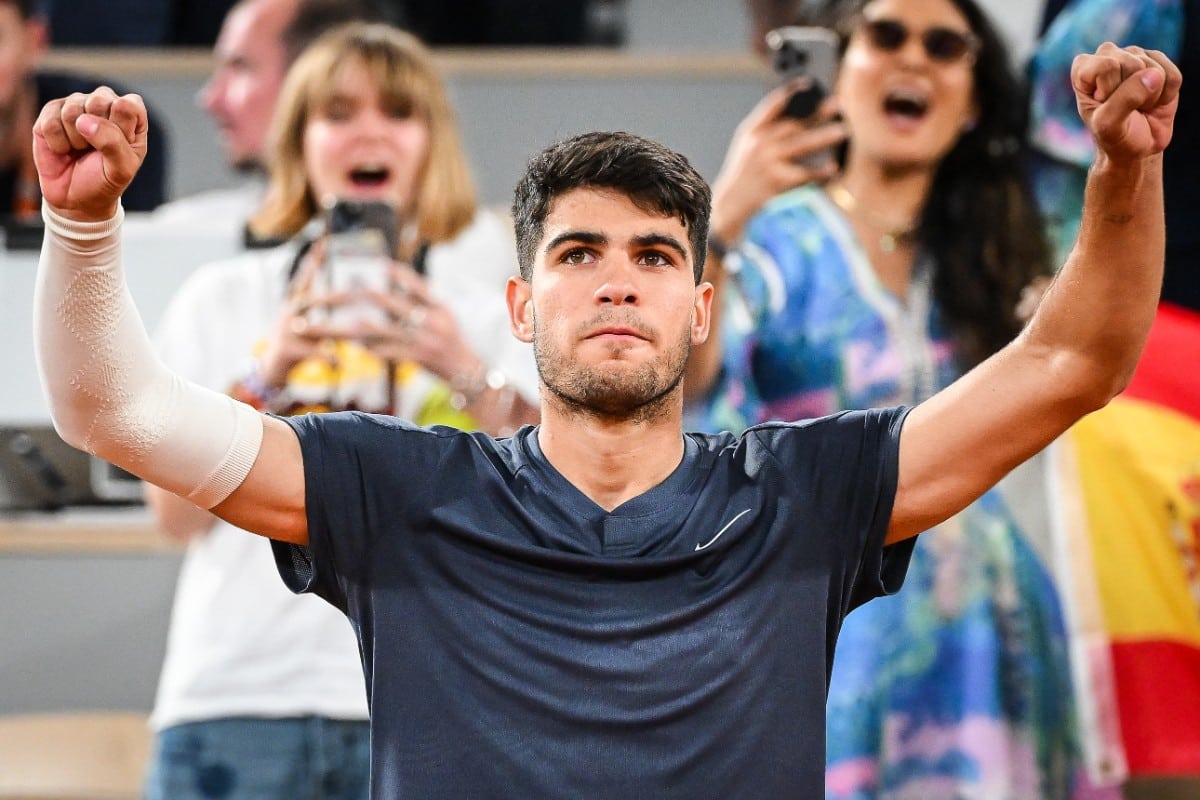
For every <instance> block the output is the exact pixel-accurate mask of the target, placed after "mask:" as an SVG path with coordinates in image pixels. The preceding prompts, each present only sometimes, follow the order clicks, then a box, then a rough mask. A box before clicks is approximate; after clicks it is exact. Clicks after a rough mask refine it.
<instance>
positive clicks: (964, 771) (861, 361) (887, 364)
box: [689, 187, 1078, 800]
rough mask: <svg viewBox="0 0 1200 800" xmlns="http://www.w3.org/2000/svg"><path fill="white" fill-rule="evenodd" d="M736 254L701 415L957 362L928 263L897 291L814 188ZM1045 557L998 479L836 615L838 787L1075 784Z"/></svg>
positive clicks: (904, 791)
mask: <svg viewBox="0 0 1200 800" xmlns="http://www.w3.org/2000/svg"><path fill="white" fill-rule="evenodd" d="M726 266H727V268H729V269H730V270H731V271H732V272H733V275H732V276H731V279H730V281H729V286H730V291H728V292H727V293H726V296H725V298H724V301H725V306H724V308H725V315H724V320H725V323H724V332H723V336H724V342H723V344H724V353H725V357H724V358H725V363H724V372H723V377H722V382H721V383H720V384H719V386H718V387H717V389H716V390H715V392H714V394H713V395H712V396H711V397H710V398H709V400H708V401H707V403H706V404H705V406H704V407H703V408H693V409H690V410H689V414H690V415H691V419H690V420H689V421H690V423H691V425H692V426H693V427H700V428H709V429H721V428H724V429H731V430H738V429H741V428H744V427H746V426H747V425H751V424H754V423H756V422H760V421H764V420H769V419H800V418H805V417H813V416H818V415H823V414H828V413H831V412H834V411H837V410H839V409H845V408H864V407H871V406H887V405H896V404H911V403H916V402H919V401H921V400H923V399H925V398H926V397H928V396H929V395H930V394H932V393H933V392H935V391H937V390H938V389H940V388H941V387H943V386H945V385H946V384H948V383H949V382H951V381H952V380H953V379H954V378H955V377H957V375H958V367H957V366H956V362H955V359H954V348H953V345H952V343H951V341H950V339H949V337H948V336H947V334H946V331H945V330H944V328H943V326H942V325H941V323H940V321H939V315H938V313H937V309H936V307H935V306H934V305H933V302H932V297H931V289H930V286H931V282H930V278H931V271H932V265H930V264H929V263H927V262H925V263H921V264H919V266H918V268H917V269H916V270H915V274H914V277H913V280H912V283H911V290H910V292H909V296H908V297H907V298H905V299H904V300H903V301H901V300H900V299H899V298H897V297H895V296H894V295H893V294H891V293H890V292H889V291H888V290H887V289H886V288H884V287H883V285H882V284H881V283H880V282H879V281H878V279H877V277H876V275H875V273H874V271H873V269H872V268H871V265H870V263H869V262H868V260H867V256H866V253H865V252H864V251H863V249H862V247H861V246H860V244H859V243H858V241H857V239H856V237H855V234H854V233H853V231H852V229H851V228H850V226H849V224H848V222H847V220H846V219H845V217H844V216H843V215H842V213H841V212H840V211H839V210H838V209H837V208H836V207H835V206H834V205H833V204H832V203H831V202H830V201H829V200H828V199H827V198H826V195H825V194H824V192H823V191H821V190H820V189H818V188H815V187H803V188H800V189H797V190H794V191H792V192H789V193H787V194H785V195H782V196H780V197H778V198H776V199H775V200H773V201H772V202H771V203H770V204H769V205H768V206H767V207H766V208H765V209H764V210H763V211H762V212H761V213H760V214H759V215H758V216H757V217H756V218H755V219H754V220H753V221H752V222H751V224H750V227H749V229H748V233H747V236H746V240H745V243H744V245H743V246H742V247H741V248H739V251H738V252H737V253H734V254H731V255H730V256H729V257H728V259H727V263H726ZM829 468H830V469H837V468H838V465H836V464H830V465H829ZM1046 560H1047V559H1046V558H1045V554H1044V553H1043V552H1039V546H1038V543H1037V542H1036V541H1035V540H1030V539H1029V538H1027V537H1026V536H1025V535H1023V533H1022V531H1021V530H1020V528H1019V527H1018V524H1017V522H1016V521H1015V520H1014V518H1013V515H1011V514H1010V513H1009V511H1008V509H1007V507H1006V506H1005V503H1004V500H1003V497H1002V493H1001V492H1000V491H997V490H993V491H992V492H989V493H988V494H987V495H986V496H984V497H983V498H982V499H980V500H979V501H977V502H976V503H975V504H973V505H972V506H971V507H970V508H968V509H967V510H965V511H964V512H962V513H961V514H959V515H958V516H957V517H955V518H954V519H952V520H950V521H949V522H947V523H945V524H943V525H941V526H939V528H938V529H937V530H936V531H934V532H932V533H927V534H923V535H922V536H921V537H920V540H919V541H918V543H917V546H916V552H915V553H914V556H913V560H912V565H911V567H910V568H909V573H908V578H907V580H906V582H905V585H904V588H903V589H902V590H901V591H900V592H899V594H897V595H895V596H892V597H885V598H880V599H877V600H874V601H872V602H870V603H867V604H866V605H865V606H863V607H861V608H859V609H858V610H856V611H854V612H853V613H852V614H850V615H849V617H848V618H847V619H846V622H845V625H844V626H843V628H842V632H841V635H840V638H839V641H838V648H837V655H836V658H835V660H834V668H833V674H832V678H831V682H830V687H829V704H828V728H827V773H826V791H827V797H828V798H835V799H836V800H851V799H853V800H865V798H891V799H897V798H919V799H920V800H939V799H941V798H981V799H984V800H991V799H993V798H994V799H995V800H1001V799H1003V800H1035V798H1036V799H1037V800H1046V799H1048V798H1065V797H1069V796H1071V786H1072V784H1073V783H1074V780H1075V773H1076V772H1077V770H1078V767H1077V761H1076V758H1075V755H1074V753H1075V748H1074V745H1073V742H1074V740H1075V737H1074V735H1073V730H1072V708H1071V684H1070V677H1069V667H1068V659H1067V652H1066V643H1065V640H1064V634H1063V621H1062V616H1061V612H1060V607H1059V603H1058V598H1057V595H1056V593H1055V590H1054V586H1053V584H1052V582H1051V579H1050V576H1049V574H1048V570H1047V567H1046ZM798 657H803V654H798Z"/></svg>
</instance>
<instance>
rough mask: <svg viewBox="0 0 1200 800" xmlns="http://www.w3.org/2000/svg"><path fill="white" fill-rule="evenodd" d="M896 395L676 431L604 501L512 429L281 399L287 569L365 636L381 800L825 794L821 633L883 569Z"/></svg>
mask: <svg viewBox="0 0 1200 800" xmlns="http://www.w3.org/2000/svg"><path fill="white" fill-rule="evenodd" d="M904 412H905V409H889V410H873V411H866V412H846V413H842V414H838V415H835V416H832V417H827V418H824V419H821V420H815V421H810V422H805V423H795V424H768V425H761V426H758V427H755V428H752V429H750V430H749V431H747V432H746V433H744V434H743V435H741V436H736V437H735V436H733V435H731V434H720V435H702V434H688V435H687V436H685V437H684V439H685V455H684V458H683V460H682V462H681V463H680V465H679V467H678V468H677V469H676V470H675V471H674V472H673V473H672V474H671V475H670V476H669V477H668V478H667V479H666V480H665V481H663V482H662V483H661V484H660V485H658V486H656V487H654V488H653V489H651V490H649V491H647V492H646V493H644V494H643V495H641V496H639V497H636V498H634V499H632V500H630V501H628V502H626V503H624V504H623V505H621V506H619V507H618V508H616V509H614V510H613V511H611V512H608V511H605V510H603V509H602V508H600V507H599V506H597V505H596V504H595V503H593V502H592V501H591V500H590V499H588V498H587V497H586V496H585V495H583V494H582V493H581V492H580V491H579V490H578V489H576V488H575V487H574V486H573V485H572V484H571V483H569V482H568V481H567V480H566V479H565V478H564V477H563V476H562V475H561V474H559V473H558V472H557V471H556V470H555V469H554V467H553V466H552V465H550V463H549V462H548V461H547V460H546V459H545V457H544V456H543V455H542V453H541V451H540V449H539V448H538V443H537V428H525V429H522V430H521V431H519V432H518V433H517V434H516V435H515V436H513V437H512V438H511V439H502V440H494V439H492V438H490V437H488V436H486V435H483V434H477V433H464V432H461V431H458V430H454V429H451V428H441V427H435V428H419V427H416V426H414V425H411V424H408V423H405V422H402V421H399V420H396V419H393V418H390V417H375V416H369V415H364V414H358V413H354V412H346V413H337V414H321V415H310V416H306V417H295V418H289V419H287V420H286V421H287V422H288V423H289V424H291V425H292V426H293V428H294V429H295V430H296V432H297V434H298V435H299V437H300V443H301V448H302V451H303V455H304V472H305V481H306V485H307V507H308V532H309V539H310V543H309V546H308V547H297V546H293V545H286V544H280V543H275V552H276V559H277V562H278V564H279V568H280V572H281V574H282V575H283V577H284V580H285V581H286V582H287V584H288V585H289V586H290V587H291V588H292V589H293V590H296V591H311V592H315V593H316V594H318V595H320V596H321V597H324V598H325V599H326V600H328V601H329V602H331V603H333V604H334V605H335V606H337V607H338V608H341V609H342V610H344V611H345V612H346V613H347V615H348V616H349V617H350V620H351V622H352V624H353V625H354V628H355V630H356V632H357V634H358V640H359V644H360V648H361V651H362V659H363V669H364V673H365V675H366V681H367V692H368V697H369V700H370V704H371V725H372V741H371V748H372V775H371V786H372V797H374V798H387V799H388V800H394V799H395V798H419V799H420V800H432V799H434V798H520V799H521V800H528V798H576V797H579V798H583V797H586V798H620V800H630V798H655V800H661V799H662V798H689V799H691V798H707V797H713V798H715V797H720V798H819V797H821V796H822V795H823V787H824V768H825V758H824V751H825V693H826V686H827V682H828V676H829V670H830V665H831V661H832V658H833V646H834V641H835V640H836V638H837V632H838V629H839V627H840V626H841V622H842V619H843V617H844V616H845V615H846V613H847V612H849V611H850V610H851V609H852V608H854V607H855V606H856V605H858V604H860V603H862V602H865V601H866V600H868V599H870V598H872V597H874V596H877V595H879V594H881V593H886V592H893V591H895V590H896V589H898V588H899V586H900V584H901V582H902V581H903V578H904V572H905V570H906V569H907V566H908V559H909V555H910V554H911V551H912V541H911V540H910V541H908V542H905V543H903V544H899V545H894V546H892V547H889V548H884V547H883V540H884V535H885V533H886V530H887V525H888V520H889V518H890V515H891V509H892V502H893V499H894V496H895V491H896V476H897V462H898V456H897V453H898V442H899V435H900V425H901V422H902V420H903V416H904Z"/></svg>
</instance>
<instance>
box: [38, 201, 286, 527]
mask: <svg viewBox="0 0 1200 800" xmlns="http://www.w3.org/2000/svg"><path fill="white" fill-rule="evenodd" d="M42 216H43V218H44V219H45V221H46V235H45V240H44V242H43V244H42V255H41V262H40V264H39V266H38V277H37V288H36V290H35V293H34V323H33V324H34V348H35V351H36V354H37V363H38V370H39V372H40V374H41V380H42V389H43V391H44V392H45V393H46V396H47V398H48V399H49V401H50V413H51V416H52V418H53V420H54V426H55V428H57V429H58V432H59V434H60V435H61V436H62V437H63V438H64V439H65V440H66V441H67V442H69V443H70V444H72V445H74V446H75V447H78V448H80V449H81V450H86V451H88V452H90V453H93V454H95V455H97V456H100V457H101V458H104V459H106V460H108V461H111V462H112V463H114V464H116V465H117V466H119V467H122V468H123V469H126V470H128V471H130V472H132V473H133V474H135V475H137V476H138V477H140V478H143V479H145V480H146V481H149V482H150V483H153V484H155V485H157V486H161V487H162V488H164V489H167V490H168V491H171V492H174V493H176V494H178V495H181V496H183V497H186V498H187V499H189V500H191V501H192V502H193V503H195V504H196V505H198V506H200V507H201V508H212V507H213V506H215V505H217V504H218V503H220V502H221V501H222V500H224V499H225V498H226V497H228V496H229V495H230V494H231V493H232V492H233V490H234V489H236V488H237V487H238V486H240V485H241V483H242V481H243V480H245V478H246V475H247V474H249V472H250V468H251V467H252V466H254V460H255V458H257V457H258V451H259V448H260V447H261V446H262V437H263V427H262V417H261V416H260V415H259V413H258V412H257V411H255V410H254V409H253V408H251V407H250V406H248V405H245V404H244V403H238V402H237V401H235V400H233V399H232V398H230V397H227V396H225V395H223V394H219V393H217V392H214V391H211V390H209V389H205V388H202V387H200V386H197V385H195V384H191V383H188V382H187V381H185V380H183V379H182V378H180V377H179V376H178V375H176V374H174V373H173V372H171V371H170V370H168V369H167V368H166V367H165V366H164V365H163V364H162V363H161V362H160V361H159V360H158V357H157V355H156V354H155V352H154V349H153V347H152V346H151V344H150V339H149V337H148V336H147V335H146V330H145V327H144V326H143V325H142V321H141V317H140V316H139V315H138V313H137V309H136V308H134V305H133V298H132V297H131V296H130V294H129V290H128V288H127V287H126V286H125V276H124V271H123V270H122V268H121V236H120V229H121V221H122V219H124V210H121V209H118V211H117V214H116V216H115V217H113V218H112V219H110V220H105V221H102V222H76V221H74V220H71V219H68V218H66V217H64V216H62V215H60V214H57V213H55V212H54V211H53V210H52V209H50V208H49V207H47V206H46V204H44V203H43V210H42Z"/></svg>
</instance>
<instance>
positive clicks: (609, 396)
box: [533, 316, 691, 422]
mask: <svg viewBox="0 0 1200 800" xmlns="http://www.w3.org/2000/svg"><path fill="white" fill-rule="evenodd" d="M533 329H534V337H533V355H534V359H535V361H536V362H537V370H538V377H539V378H541V382H542V385H544V386H545V387H546V389H547V390H548V391H549V392H550V393H551V394H552V395H554V397H555V398H556V399H558V400H559V401H560V402H561V403H562V404H563V406H564V407H565V408H566V410H567V411H568V412H570V413H575V414H578V415H580V416H587V417H591V418H594V419H601V420H605V421H610V422H621V421H625V422H648V421H652V420H654V419H658V418H660V417H662V416H665V415H667V414H668V413H669V411H670V409H671V407H672V403H673V395H674V393H675V390H676V389H677V388H678V387H679V384H680V383H681V382H682V381H683V374H684V369H685V368H686V366H687V360H688V356H689V354H690V352H691V329H690V328H687V329H685V330H684V332H683V335H682V336H681V337H680V338H679V340H678V341H677V342H676V344H675V346H674V347H672V348H671V349H670V350H668V351H667V352H664V353H662V354H661V355H660V356H659V357H658V358H656V359H654V360H653V361H650V362H648V363H645V364H642V365H641V366H640V367H637V368H636V369H632V370H606V369H604V367H589V366H585V365H582V364H579V363H578V362H574V361H571V360H570V359H569V358H567V357H566V356H564V355H563V354H562V353H561V352H560V351H559V349H558V348H557V347H555V346H554V344H553V343H552V342H550V341H548V340H549V339H550V338H551V337H549V336H541V335H539V327H538V322H537V318H536V316H535V317H534V320H533Z"/></svg>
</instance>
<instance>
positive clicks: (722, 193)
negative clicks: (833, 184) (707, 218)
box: [710, 81, 846, 242]
mask: <svg viewBox="0 0 1200 800" xmlns="http://www.w3.org/2000/svg"><path fill="white" fill-rule="evenodd" d="M798 88H800V86H799V85H798V84H797V82H796V81H792V82H790V83H787V84H784V85H782V86H779V87H776V88H775V89H774V90H772V91H771V92H770V93H769V94H767V96H766V97H764V98H763V99H762V100H760V101H759V103H758V105H756V106H755V107H754V109H753V110H752V111H751V112H750V113H749V114H747V115H746V118H745V119H743V120H742V122H741V123H740V124H739V125H738V127H737V130H736V131H734V134H733V139H732V140H731V141H730V143H729V149H728V151H726V153H725V163H724V164H723V165H722V166H721V172H720V174H719V175H717V179H716V181H715V182H714V183H713V210H712V220H711V225H710V229H711V230H712V232H713V234H714V235H716V236H717V237H719V238H721V239H723V240H725V241H727V242H732V241H736V240H737V239H739V238H741V235H742V231H743V229H744V228H745V226H746V223H747V222H748V221H749V220H750V218H751V217H752V216H754V214H755V213H756V212H757V211H758V209H760V208H761V207H762V206H763V204H764V203H766V202H767V201H768V200H770V199H771V198H772V197H774V196H775V195H777V194H779V193H781V192H785V191H787V190H788V189H792V188H795V187H797V186H800V185H803V184H805V183H810V182H812V181H821V180H826V179H828V178H830V177H832V176H833V175H834V174H836V172H837V165H836V163H834V162H833V160H832V159H830V160H829V161H828V162H825V163H824V165H822V166H810V165H809V164H806V163H805V161H804V159H805V158H807V157H810V156H813V155H815V154H817V153H820V152H821V151H822V150H825V149H828V148H832V147H835V146H837V145H838V144H839V143H840V142H842V141H844V140H845V138H846V127H845V125H844V124H842V123H841V122H838V121H834V117H835V115H836V113H837V107H836V103H835V102H834V101H833V99H832V98H830V99H827V100H826V101H825V102H824V103H822V105H821V107H820V108H819V109H818V110H817V112H816V114H814V115H813V116H812V117H811V118H809V119H807V120H798V119H793V118H791V117H785V116H782V113H783V109H784V107H785V106H786V105H787V101H788V98H789V97H791V95H792V93H793V92H795V91H796V90H797V89H798Z"/></svg>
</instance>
